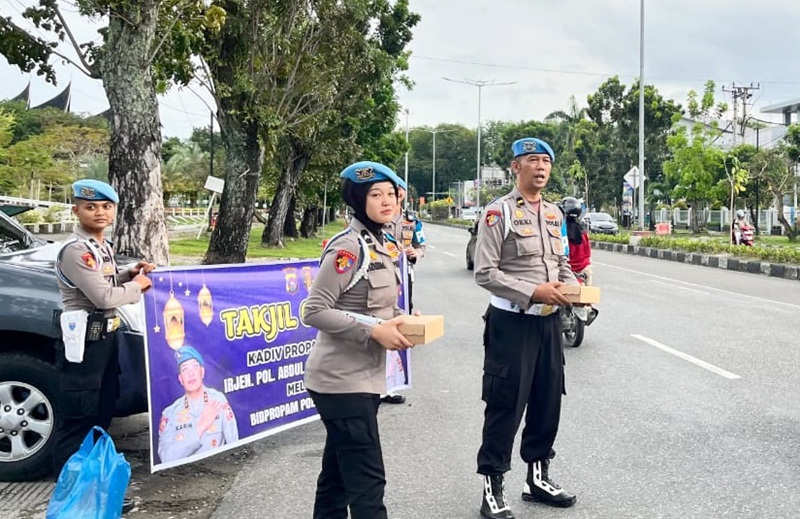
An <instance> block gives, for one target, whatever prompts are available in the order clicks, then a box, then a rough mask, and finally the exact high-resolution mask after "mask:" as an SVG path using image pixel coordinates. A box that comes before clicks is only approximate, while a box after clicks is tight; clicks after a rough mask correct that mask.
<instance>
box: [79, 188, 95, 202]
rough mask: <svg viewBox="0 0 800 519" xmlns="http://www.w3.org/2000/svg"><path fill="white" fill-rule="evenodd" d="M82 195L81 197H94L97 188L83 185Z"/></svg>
mask: <svg viewBox="0 0 800 519" xmlns="http://www.w3.org/2000/svg"><path fill="white" fill-rule="evenodd" d="M79 191H80V193H81V196H80V197H79V198H90V199H91V198H94V195H95V193H96V192H95V190H94V188H92V187H81V188H80V190H79Z"/></svg>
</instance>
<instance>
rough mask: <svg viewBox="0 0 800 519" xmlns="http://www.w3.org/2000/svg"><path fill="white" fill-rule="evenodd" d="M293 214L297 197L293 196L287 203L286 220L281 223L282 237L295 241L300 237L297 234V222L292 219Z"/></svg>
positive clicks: (295, 209) (295, 210)
mask: <svg viewBox="0 0 800 519" xmlns="http://www.w3.org/2000/svg"><path fill="white" fill-rule="evenodd" d="M295 212H297V196H293V197H292V200H291V201H290V202H289V210H288V211H286V220H284V222H283V235H284V236H286V237H287V238H293V239H295V240H296V239H297V238H299V237H300V235H299V234H297V222H296V221H295V219H294V214H295Z"/></svg>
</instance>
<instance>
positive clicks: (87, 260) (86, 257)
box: [81, 252, 97, 270]
mask: <svg viewBox="0 0 800 519" xmlns="http://www.w3.org/2000/svg"><path fill="white" fill-rule="evenodd" d="M81 260H82V261H83V264H84V265H86V266H87V267H89V268H90V269H92V270H96V269H97V262H96V261H95V259H94V255H93V254H92V253H91V252H86V253H84V254H83V256H81Z"/></svg>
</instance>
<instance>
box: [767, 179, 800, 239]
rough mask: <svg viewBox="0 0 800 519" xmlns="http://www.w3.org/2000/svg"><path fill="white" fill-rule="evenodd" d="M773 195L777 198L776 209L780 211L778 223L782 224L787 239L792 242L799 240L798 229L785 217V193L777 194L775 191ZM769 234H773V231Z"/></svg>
mask: <svg viewBox="0 0 800 519" xmlns="http://www.w3.org/2000/svg"><path fill="white" fill-rule="evenodd" d="M772 195H773V196H774V197H775V209H776V210H777V211H778V221H779V222H781V225H782V226H783V231H784V232H785V233H786V237H787V238H789V241H790V242H793V241H795V240H796V239H797V228H796V227H792V225H791V224H790V223H789V221H788V220H787V219H786V217H785V216H783V193H779V192H777V193H776V192H774V191H773V193H772ZM769 232H770V233H771V232H772V229H770V230H769Z"/></svg>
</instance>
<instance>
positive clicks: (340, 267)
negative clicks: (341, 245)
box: [334, 249, 356, 274]
mask: <svg viewBox="0 0 800 519" xmlns="http://www.w3.org/2000/svg"><path fill="white" fill-rule="evenodd" d="M355 262H356V255H355V254H353V253H352V252H350V251H349V250H344V249H339V250H338V251H336V260H335V261H334V267H335V268H336V272H338V273H339V274H344V273H345V272H348V271H349V270H350V269H351V268H353V265H354V264H355Z"/></svg>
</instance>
